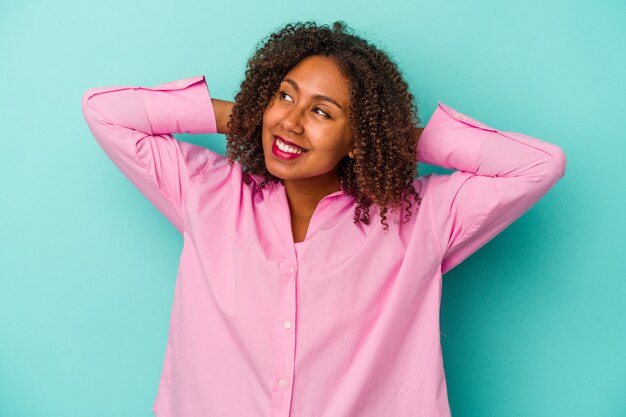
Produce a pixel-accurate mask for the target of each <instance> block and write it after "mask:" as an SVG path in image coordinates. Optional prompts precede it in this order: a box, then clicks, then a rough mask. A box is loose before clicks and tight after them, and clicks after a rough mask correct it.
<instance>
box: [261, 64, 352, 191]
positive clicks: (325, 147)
mask: <svg viewBox="0 0 626 417" xmlns="http://www.w3.org/2000/svg"><path fill="white" fill-rule="evenodd" d="M349 109H350V83H349V80H348V79H346V78H345V77H344V76H343V75H342V74H341V73H340V70H339V67H338V66H337V65H336V64H335V62H334V61H333V60H332V59H331V58H328V57H325V56H317V55H316V56H309V57H306V58H305V59H303V60H302V61H300V62H299V63H298V64H297V65H296V66H294V67H293V68H292V69H291V70H290V71H289V72H288V73H287V74H286V75H285V77H284V78H283V80H282V82H281V83H280V86H279V88H278V90H277V91H276V93H275V94H274V96H273V98H272V99H271V101H270V103H269V104H268V106H267V108H266V109H265V112H264V114H263V131H262V132H263V133H262V138H263V139H262V140H263V153H264V155H265V165H266V167H267V170H268V171H269V172H270V173H271V174H272V175H274V176H276V177H278V178H281V179H283V180H307V181H308V182H311V181H319V182H320V184H329V183H332V182H335V183H338V180H339V174H338V165H339V162H340V161H341V160H342V158H344V157H345V156H346V155H348V153H349V152H350V151H351V150H352V149H353V141H352V132H351V129H350V122H349V120H350V119H349V117H350V113H349ZM281 138H282V141H281ZM281 142H282V143H281ZM285 144H286V145H287V146H291V147H290V148H289V147H286V146H285ZM290 144H292V145H290ZM281 148H282V150H281ZM294 150H295V151H296V152H295V153H294Z"/></svg>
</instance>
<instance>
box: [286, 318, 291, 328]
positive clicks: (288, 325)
mask: <svg viewBox="0 0 626 417" xmlns="http://www.w3.org/2000/svg"><path fill="white" fill-rule="evenodd" d="M285 327H286V328H288V329H291V322H290V321H289V320H287V321H286V322H285Z"/></svg>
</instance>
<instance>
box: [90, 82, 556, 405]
mask: <svg viewBox="0 0 626 417" xmlns="http://www.w3.org/2000/svg"><path fill="white" fill-rule="evenodd" d="M82 106H83V113H84V117H85V120H86V121H87V123H88V125H89V128H90V129H91V132H92V133H93V135H94V137H95V139H96V140H97V142H98V143H99V144H100V146H101V147H102V149H103V150H104V151H105V152H106V154H107V155H108V157H109V158H110V159H111V160H112V161H113V163H115V165H116V166H117V167H118V168H119V169H120V170H121V171H122V172H123V173H124V174H125V175H126V176H127V177H128V179H129V180H130V181H132V183H133V184H134V185H135V186H136V187H137V188H138V189H139V190H140V191H141V192H142V193H143V194H144V195H145V196H146V197H147V198H148V199H149V200H150V201H151V202H152V203H153V204H154V205H155V206H156V207H157V208H158V209H159V210H160V211H161V212H162V213H163V214H164V215H165V216H166V217H167V218H168V219H169V220H170V221H171V222H172V224H173V225H174V226H175V227H176V228H177V229H178V230H179V231H180V232H181V233H182V235H183V239H184V244H183V250H182V254H181V257H180V265H179V270H178V275H177V281H176V289H175V294H174V303H173V308H172V313H171V327H170V331H169V339H168V343H167V347H166V352H165V359H164V364H163V371H162V375H161V380H160V383H159V388H158V394H157V397H156V400H155V402H154V406H153V411H154V412H155V414H156V415H157V416H160V417H173V416H181V417H183V416H184V417H208V416H211V417H253V416H259V417H261V416H272V417H287V416H296V417H353V416H354V417H357V416H358V417H381V416H385V417H409V416H411V417H444V416H450V407H449V404H448V397H447V389H446V380H445V375H444V366H443V361H442V351H441V344H440V328H439V309H440V299H441V284H442V281H441V278H442V274H444V273H446V272H447V271H449V270H450V269H452V268H454V267H455V266H456V265H458V264H459V263H460V262H461V261H463V260H464V259H466V258H467V257H468V256H470V255H471V254H472V253H473V252H475V251H476V250H478V249H479V248H480V247H481V246H483V245H484V244H485V243H486V242H488V241H489V240H490V239H491V238H493V237H494V236H495V235H497V234H498V233H499V232H500V231H502V230H503V229H504V228H505V227H507V226H508V225H509V224H511V223H512V222H513V221H514V220H516V219H517V218H518V217H520V216H521V215H522V214H523V213H524V212H526V211H527V210H528V209H529V208H530V207H531V206H532V205H533V204H534V203H536V202H537V201H538V200H539V199H540V198H541V197H542V196H543V195H544V194H545V193H546V192H547V191H548V190H549V189H550V188H551V187H552V186H553V185H554V184H555V183H556V182H557V181H558V180H559V179H560V178H561V177H562V176H563V175H564V173H565V163H566V160H565V155H564V153H563V151H562V150H561V148H559V147H558V146H556V145H553V144H550V143H547V142H544V141H541V140H539V139H536V138H533V137H529V136H526V135H523V134H520V133H513V132H504V131H499V130H496V129H494V128H492V127H489V126H486V125H484V124H482V123H480V122H478V121H476V120H474V119H472V118H470V117H468V116H466V115H464V114H461V113H459V112H457V111H455V110H453V109H451V108H450V107H448V106H446V105H444V104H442V103H439V105H438V107H437V108H436V110H435V112H434V113H433V115H432V117H431V118H430V120H429V122H428V124H427V125H426V128H425V130H424V132H423V133H422V135H421V138H420V141H419V145H418V149H417V155H419V157H418V156H417V155H416V158H419V160H420V161H421V162H424V163H428V164H431V165H438V166H441V167H445V168H448V169H454V170H457V171H455V172H454V173H452V174H450V175H439V174H430V175H426V176H421V177H417V178H416V179H415V180H414V185H415V188H416V190H417V191H418V192H420V195H421V196H422V203H421V205H420V208H419V211H418V213H417V214H416V213H415V212H413V214H412V215H411V217H410V221H409V222H408V223H404V224H396V223H394V221H393V218H389V219H388V221H387V223H388V224H389V227H390V230H389V231H387V232H385V231H384V230H383V228H382V225H381V224H380V216H379V215H378V207H377V206H376V205H373V206H372V207H370V220H371V223H370V225H364V224H362V223H359V224H354V223H353V217H354V209H355V207H356V203H355V200H354V199H353V198H352V197H351V196H349V195H347V194H344V193H343V190H342V191H337V192H334V193H332V194H330V195H327V196H326V197H324V198H323V199H322V200H321V201H320V202H319V204H318V205H317V208H316V209H315V212H314V213H313V216H312V218H311V221H310V224H309V228H308V231H307V235H306V239H305V240H304V241H303V242H300V243H294V241H293V236H292V231H291V222H290V214H289V206H288V203H287V198H286V194H285V189H284V186H282V184H280V183H279V184H276V185H273V186H271V187H270V188H267V189H260V188H258V187H257V184H258V183H259V182H260V178H259V177H256V176H254V177H253V179H254V181H252V182H250V183H249V184H246V183H245V182H244V181H243V175H244V173H243V171H242V168H241V165H239V164H238V163H236V164H235V165H234V166H230V165H229V164H228V163H227V160H226V158H225V157H224V156H222V155H220V154H218V153H215V152H213V151H211V150H209V149H206V148H204V147H201V146H196V145H193V144H190V143H186V142H181V141H177V140H175V139H174V137H173V136H172V135H171V133H216V132H217V128H216V121H215V113H214V109H213V107H212V103H211V98H210V95H209V91H208V88H207V85H206V82H205V78H204V76H196V77H191V78H186V79H182V80H178V81H174V82H170V83H167V84H163V85H160V86H156V87H151V88H150V87H140V86H129V87H124V86H116V87H104V88H92V89H89V90H88V91H86V92H85V94H84V96H83V100H82ZM414 207H415V206H414ZM388 217H389V216H388Z"/></svg>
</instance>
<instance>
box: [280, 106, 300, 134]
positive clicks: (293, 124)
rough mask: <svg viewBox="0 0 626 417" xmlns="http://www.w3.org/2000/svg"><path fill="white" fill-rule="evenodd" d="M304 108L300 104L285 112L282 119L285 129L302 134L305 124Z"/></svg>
mask: <svg viewBox="0 0 626 417" xmlns="http://www.w3.org/2000/svg"><path fill="white" fill-rule="evenodd" d="M302 111H303V110H302V109H300V108H299V107H298V106H291V108H290V109H289V110H288V111H287V112H285V114H284V115H283V118H282V120H281V122H280V123H281V126H282V128H283V129H284V130H286V131H289V132H293V133H296V134H302V132H303V130H304V126H303V124H302Z"/></svg>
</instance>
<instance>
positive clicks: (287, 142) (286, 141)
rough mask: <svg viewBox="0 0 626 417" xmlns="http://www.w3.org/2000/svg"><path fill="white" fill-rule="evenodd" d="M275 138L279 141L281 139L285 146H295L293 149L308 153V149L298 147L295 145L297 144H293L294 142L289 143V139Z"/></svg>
mask: <svg viewBox="0 0 626 417" xmlns="http://www.w3.org/2000/svg"><path fill="white" fill-rule="evenodd" d="M274 137H275V138H277V139H280V140H281V142H283V143H285V144H287V145H289V146H293V147H294V148H296V149H300V150H302V152H306V151H307V150H306V149H304V148H303V147H302V146H298V145H296V144H295V143H293V142H289V141H288V140H287V139H285V138H282V137H280V136H274Z"/></svg>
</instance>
